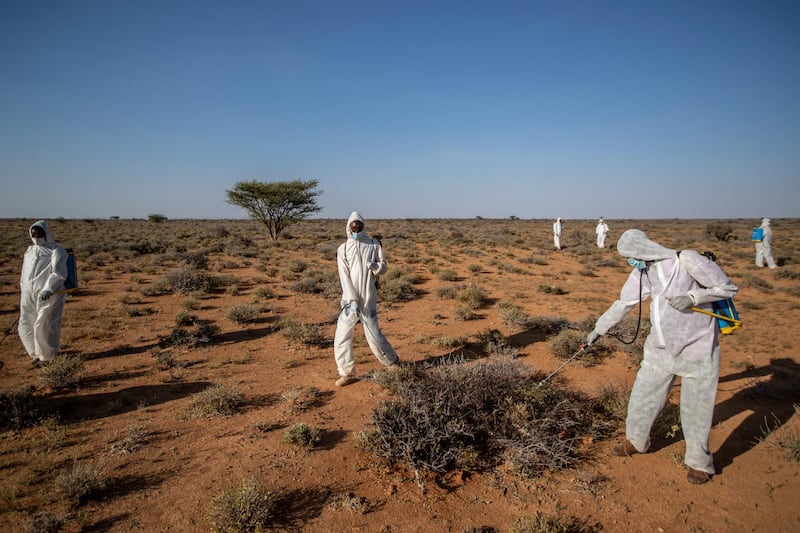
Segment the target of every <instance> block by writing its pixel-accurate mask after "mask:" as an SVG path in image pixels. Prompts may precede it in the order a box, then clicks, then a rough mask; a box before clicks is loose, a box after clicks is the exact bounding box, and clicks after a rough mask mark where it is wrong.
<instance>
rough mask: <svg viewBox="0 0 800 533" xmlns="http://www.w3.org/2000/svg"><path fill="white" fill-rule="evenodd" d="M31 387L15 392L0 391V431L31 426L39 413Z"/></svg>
mask: <svg viewBox="0 0 800 533" xmlns="http://www.w3.org/2000/svg"><path fill="white" fill-rule="evenodd" d="M33 391H34V388H33V386H31V385H23V386H21V387H20V388H19V389H18V390H17V391H16V392H9V391H0V430H2V431H5V430H7V429H20V428H23V427H25V426H29V425H32V424H33V423H34V422H35V420H36V418H37V416H38V413H39V399H38V398H37V397H36V396H34V394H33Z"/></svg>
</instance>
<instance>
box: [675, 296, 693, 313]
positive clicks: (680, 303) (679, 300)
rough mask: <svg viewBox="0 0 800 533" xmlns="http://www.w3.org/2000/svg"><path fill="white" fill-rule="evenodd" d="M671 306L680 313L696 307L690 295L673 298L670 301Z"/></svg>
mask: <svg viewBox="0 0 800 533" xmlns="http://www.w3.org/2000/svg"><path fill="white" fill-rule="evenodd" d="M669 305H671V306H672V307H674V308H675V309H677V310H678V311H683V310H684V309H688V308H690V307H692V306H693V305H694V298H692V297H691V296H689V295H688V294H684V295H681V296H673V297H672V298H670V299H669Z"/></svg>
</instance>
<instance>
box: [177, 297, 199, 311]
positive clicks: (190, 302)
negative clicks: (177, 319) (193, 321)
mask: <svg viewBox="0 0 800 533" xmlns="http://www.w3.org/2000/svg"><path fill="white" fill-rule="evenodd" d="M181 307H183V308H184V309H185V310H186V311H195V310H197V309H200V300H198V299H197V298H195V297H193V296H187V297H186V298H184V299H183V301H182V302H181Z"/></svg>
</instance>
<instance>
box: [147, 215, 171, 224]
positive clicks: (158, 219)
mask: <svg viewBox="0 0 800 533" xmlns="http://www.w3.org/2000/svg"><path fill="white" fill-rule="evenodd" d="M147 221H148V222H153V223H155V224H161V223H162V222H166V221H167V217H166V216H164V215H162V214H161V213H150V214H149V215H147Z"/></svg>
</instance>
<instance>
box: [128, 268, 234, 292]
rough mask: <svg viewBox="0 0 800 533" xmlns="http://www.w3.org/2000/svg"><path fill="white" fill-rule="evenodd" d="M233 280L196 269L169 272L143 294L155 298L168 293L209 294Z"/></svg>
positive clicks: (145, 288)
mask: <svg viewBox="0 0 800 533" xmlns="http://www.w3.org/2000/svg"><path fill="white" fill-rule="evenodd" d="M230 284H231V280H226V279H225V278H221V277H218V276H212V275H211V274H208V273H207V272H203V271H202V270H197V269H194V268H180V269H177V270H173V271H171V272H167V273H166V274H165V275H164V276H163V277H161V278H159V279H157V280H156V281H154V282H153V283H151V284H150V285H149V286H147V287H144V288H143V289H142V294H145V295H146V296H155V295H158V294H166V293H170V292H172V293H183V294H185V293H192V292H209V291H211V290H213V289H216V288H219V287H221V286H224V285H230Z"/></svg>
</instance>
